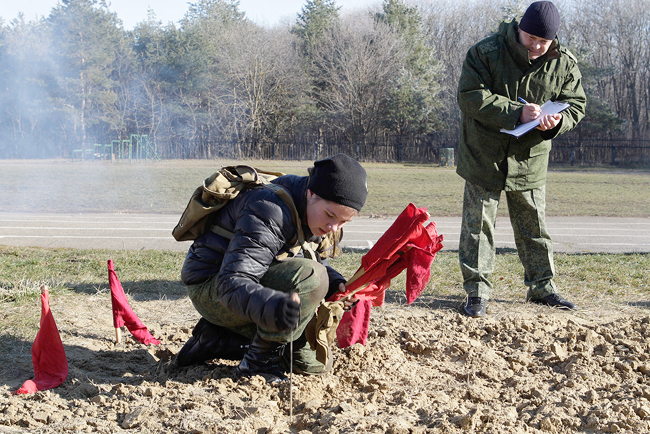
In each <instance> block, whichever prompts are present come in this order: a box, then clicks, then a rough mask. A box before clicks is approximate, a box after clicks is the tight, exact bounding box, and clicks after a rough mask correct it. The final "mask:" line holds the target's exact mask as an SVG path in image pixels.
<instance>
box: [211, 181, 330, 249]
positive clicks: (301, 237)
mask: <svg viewBox="0 0 650 434" xmlns="http://www.w3.org/2000/svg"><path fill="white" fill-rule="evenodd" d="M264 186H265V187H268V188H270V189H271V190H273V191H274V192H275V194H277V195H278V196H279V197H280V199H282V202H284V203H285V205H287V207H289V210H290V211H291V216H292V217H293V222H294V224H295V225H296V232H297V238H296V239H295V240H294V241H292V242H293V243H297V245H298V246H300V248H301V249H302V250H303V252H304V254H305V257H309V259H313V260H314V261H317V260H318V259H317V258H316V253H315V252H314V249H313V248H312V246H311V243H309V242H307V241H306V240H305V232H304V231H303V229H302V221H301V220H300V215H299V214H298V210H297V209H296V205H295V204H294V203H293V199H291V196H290V195H289V193H287V191H286V190H285V189H284V188H282V187H281V186H279V185H278V184H273V183H264ZM210 230H211V231H212V232H214V233H215V234H217V235H220V236H222V237H224V238H227V239H229V240H231V239H232V237H233V236H234V235H235V234H234V233H232V232H230V231H229V230H227V229H224V228H222V227H221V226H218V225H212V226H211V227H210Z"/></svg>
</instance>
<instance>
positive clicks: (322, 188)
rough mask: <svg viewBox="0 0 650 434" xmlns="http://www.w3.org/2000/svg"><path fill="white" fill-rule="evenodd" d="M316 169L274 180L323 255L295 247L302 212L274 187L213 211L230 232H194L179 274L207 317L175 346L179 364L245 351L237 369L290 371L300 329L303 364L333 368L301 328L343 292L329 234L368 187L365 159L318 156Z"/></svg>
mask: <svg viewBox="0 0 650 434" xmlns="http://www.w3.org/2000/svg"><path fill="white" fill-rule="evenodd" d="M309 173H310V174H309V176H302V177H301V176H296V175H284V176H280V177H279V178H276V179H275V180H273V181H272V182H273V183H274V184H277V185H280V186H281V187H282V188H283V189H284V191H285V192H286V193H288V194H289V196H290V197H291V199H292V200H293V203H294V205H295V209H296V210H297V212H298V216H299V219H300V220H299V221H300V222H301V226H302V228H301V229H302V230H303V232H304V237H305V239H306V240H307V241H311V242H313V243H314V245H318V246H319V247H318V248H317V249H315V250H316V251H317V252H316V253H317V255H316V259H317V260H312V259H308V258H305V255H304V254H303V252H302V251H300V252H299V253H298V254H295V249H294V250H293V251H292V248H293V247H294V246H295V245H296V241H295V240H296V238H297V236H298V230H299V228H298V227H297V225H296V223H295V221H296V219H294V216H293V214H292V210H291V209H290V207H289V206H288V205H287V204H286V202H285V201H283V199H282V198H281V197H280V195H279V194H277V193H276V192H275V190H273V189H271V188H269V187H259V188H251V189H247V190H244V191H242V192H241V193H240V194H239V195H238V196H237V197H236V198H235V199H233V200H231V201H229V202H228V203H227V204H226V205H225V207H224V208H222V209H221V210H219V211H218V212H216V213H214V221H213V222H212V225H215V226H216V227H218V228H220V230H221V229H224V230H225V231H227V232H230V233H232V238H230V239H229V238H227V237H224V236H222V235H219V234H218V233H217V232H220V230H219V231H214V230H213V231H209V232H207V233H205V234H203V235H201V236H200V237H198V238H197V239H196V240H195V241H194V243H193V244H192V246H191V247H190V249H189V251H188V253H187V256H186V258H185V263H184V264H183V268H182V271H181V279H182V280H183V282H184V283H185V284H186V285H187V290H188V295H189V297H190V299H191V301H192V303H193V304H194V307H195V308H196V310H197V311H198V312H199V313H200V314H201V317H202V318H201V319H200V320H199V322H198V324H197V325H196V326H195V327H194V330H193V331H192V337H191V338H190V339H189V340H188V342H187V343H186V344H185V345H184V346H183V348H182V349H181V351H180V352H179V353H178V355H177V357H176V364H177V365H178V366H188V365H192V364H197V363H202V362H204V361H206V360H211V359H215V358H223V359H231V360H241V362H240V364H239V366H238V367H237V369H236V371H237V373H238V374H240V375H256V374H260V375H263V376H265V377H266V378H267V380H268V381H269V382H277V381H280V380H284V379H286V376H285V375H284V374H283V371H282V367H281V364H282V363H284V366H285V368H286V367H287V363H286V362H287V361H288V360H289V359H290V357H289V356H290V355H289V354H285V351H284V349H285V345H286V344H287V343H289V342H290V341H291V335H292V333H291V331H292V330H293V333H294V334H293V336H294V338H297V339H296V340H295V341H294V345H293V347H294V353H293V359H294V368H295V370H296V372H301V373H309V374H319V373H323V372H326V371H327V370H328V369H329V368H330V367H327V366H323V365H322V364H321V363H320V362H318V361H317V360H316V356H315V351H312V350H311V349H310V347H309V344H308V343H307V341H306V338H305V336H304V333H303V332H304V330H305V327H306V326H307V324H308V323H309V321H310V319H311V318H312V317H313V315H314V312H315V310H316V308H317V307H318V305H319V304H320V302H321V301H322V300H323V299H324V298H326V297H329V296H331V295H332V294H334V292H335V291H345V279H344V278H343V276H341V274H339V273H338V272H336V271H335V270H334V269H332V268H331V267H330V266H329V265H328V263H327V260H326V259H324V258H325V257H326V256H327V255H326V253H327V252H326V251H325V250H326V249H327V247H328V246H326V243H324V240H332V235H334V234H342V232H341V231H340V228H341V227H342V226H343V225H345V223H347V222H349V221H350V220H352V218H353V217H355V216H356V215H357V214H358V212H359V211H360V210H361V208H362V207H363V205H364V203H365V201H366V196H367V193H368V189H367V184H366V172H365V170H364V169H363V167H361V165H360V164H359V163H358V162H357V161H355V160H353V159H352V158H350V157H348V156H347V155H344V154H338V155H335V156H333V157H330V158H325V159H323V160H319V161H316V162H315V163H314V166H313V167H312V168H311V169H310V171H309ZM335 241H336V242H338V240H335ZM329 247H331V245H330V246H329ZM292 252H293V253H292ZM288 253H289V255H288V256H287V254H288ZM294 255H295V256H294Z"/></svg>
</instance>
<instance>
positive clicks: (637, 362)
mask: <svg viewBox="0 0 650 434" xmlns="http://www.w3.org/2000/svg"><path fill="white" fill-rule="evenodd" d="M428 302H429V305H427V303H428ZM131 303H132V307H133V309H134V310H135V311H136V313H138V315H139V316H140V318H141V319H142V320H143V321H144V323H145V324H146V325H147V326H148V327H149V329H150V330H151V331H152V333H153V334H154V336H156V337H157V338H159V339H160V340H161V344H160V345H159V346H145V345H142V344H140V343H139V342H137V341H135V340H134V339H133V338H132V337H131V336H130V334H129V333H128V331H126V335H125V339H124V340H123V342H122V343H120V344H115V342H114V336H115V334H114V330H113V329H112V322H111V314H110V307H108V308H107V306H110V299H109V298H108V297H107V295H106V294H105V293H104V294H99V293H98V294H96V295H84V296H75V297H64V298H54V299H51V307H52V311H53V314H54V317H55V320H56V321H57V325H58V327H59V330H60V334H61V337H62V340H63V343H64V346H65V349H66V354H67V358H68V362H69V365H70V373H69V376H68V378H67V380H66V381H65V382H64V383H63V384H62V385H61V386H59V387H57V388H55V389H52V390H49V391H44V392H39V393H37V394H34V395H20V396H17V395H12V394H11V392H12V391H15V390H16V389H17V388H18V387H20V385H21V384H22V382H24V381H25V380H27V379H30V378H32V376H33V371H32V366H31V357H30V354H29V350H30V346H31V343H26V342H25V343H22V345H16V346H15V348H14V349H13V350H11V351H10V354H4V355H2V356H0V362H1V363H2V371H1V372H2V376H3V377H5V379H4V381H3V382H2V383H3V384H1V385H0V389H1V392H0V433H17V432H38V433H55V432H56V433H62V432H66V433H67V432H97V433H116V432H125V431H129V432H147V433H162V432H165V433H171V432H173V433H176V432H183V433H196V434H199V433H232V432H241V433H251V434H253V433H254V434H260V433H287V432H292V433H303V434H304V433H347V432H368V433H394V434H402V433H403V434H407V433H461V432H481V433H482V432H485V433H536V432H549V433H574V432H588V433H601V432H607V433H609V432H629V433H643V432H650V402H648V400H649V399H650V385H649V377H648V375H650V357H649V356H648V354H649V350H650V337H648V336H649V335H650V317H649V316H647V315H646V314H645V311H643V310H640V309H639V310H634V311H633V312H626V313H625V315H623V314H622V313H621V312H620V311H618V312H617V311H614V310H611V311H609V312H600V313H599V315H598V316H597V317H596V316H595V315H590V314H589V313H588V312H587V313H585V312H582V313H580V312H578V313H566V312H561V311H557V310H553V309H551V308H546V307H539V306H536V305H530V304H525V303H512V304H511V305H509V306H507V307H506V308H505V309H501V310H500V311H499V312H498V314H497V315H491V316H490V317H488V318H486V319H470V318H466V317H464V316H462V315H460V314H459V313H458V311H456V310H455V309H454V308H452V307H446V308H445V307H442V308H432V307H431V304H432V303H431V300H429V301H427V300H426V299H420V300H418V302H417V303H416V305H414V306H411V307H407V306H404V305H399V304H394V303H388V304H386V305H385V306H384V307H383V308H375V309H374V310H373V315H372V318H371V332H370V335H369V339H368V343H367V345H366V346H365V347H363V346H360V345H355V346H353V347H350V348H346V349H339V348H335V349H334V354H335V356H336V361H335V364H334V368H333V372H332V373H330V374H327V375H324V376H319V377H307V376H300V375H293V386H292V388H291V390H290V387H289V384H288V383H284V384H281V385H279V386H277V385H276V386H271V385H268V384H266V383H265V381H264V380H263V379H262V378H261V377H252V378H237V377H235V376H234V375H233V371H234V368H235V366H236V364H237V363H236V362H229V361H222V360H215V361H212V362H210V363H207V364H204V365H201V366H195V367H190V368H182V369H178V368H173V364H172V363H171V362H172V360H173V355H174V354H175V353H176V352H177V351H178V350H179V349H180V348H181V347H182V345H183V343H184V342H185V341H186V340H187V339H188V338H189V336H190V333H191V329H192V327H193V325H194V324H195V322H196V321H197V319H198V316H197V314H196V312H195V311H194V309H193V308H192V306H191V304H190V303H189V301H188V300H187V298H179V299H176V300H157V301H144V302H136V301H132V302H131ZM19 314H21V312H4V313H3V314H2V315H19ZM290 397H291V398H292V401H290ZM290 402H292V403H293V406H291V405H290Z"/></svg>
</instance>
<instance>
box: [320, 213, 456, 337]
mask: <svg viewBox="0 0 650 434" xmlns="http://www.w3.org/2000/svg"><path fill="white" fill-rule="evenodd" d="M428 219H429V213H428V212H427V209H426V208H417V207H416V206H415V205H413V204H412V203H410V204H409V205H408V206H407V207H406V209H405V210H404V211H402V213H401V214H400V215H399V217H397V219H396V220H395V222H394V223H393V224H392V225H391V227H390V228H388V230H387V231H386V232H385V233H384V234H383V235H382V236H381V237H380V238H379V240H377V243H376V244H375V245H374V246H373V247H372V249H370V251H369V252H368V253H366V254H365V255H364V256H363V258H361V267H359V269H358V270H357V272H356V273H355V275H354V277H353V278H352V279H350V281H348V283H347V284H346V292H345V293H336V294H335V295H334V296H332V297H330V298H329V301H335V300H340V299H342V298H344V297H345V296H346V295H348V294H351V293H354V296H355V297H356V298H357V299H359V300H360V301H359V303H358V304H357V305H356V306H355V307H354V308H352V309H351V310H350V311H348V312H346V313H345V314H343V318H342V319H341V322H340V324H339V327H338V329H337V339H338V342H339V346H340V347H341V348H344V347H347V346H350V345H353V344H355V343H361V344H364V345H365V343H366V338H367V336H368V323H369V320H370V308H371V304H372V305H373V306H381V305H383V304H384V296H385V292H386V289H388V288H389V287H390V283H391V279H393V278H394V277H395V276H397V275H398V274H399V273H401V272H402V271H403V270H404V269H406V301H407V303H408V304H411V303H413V302H414V301H415V300H416V299H417V298H418V297H419V296H420V294H422V291H423V290H424V287H425V286H426V284H427V282H428V281H429V278H430V275H431V263H432V262H433V260H434V258H435V256H436V253H437V252H438V251H439V250H440V249H442V247H443V246H442V239H443V237H442V235H438V233H437V232H436V225H435V223H433V222H432V223H430V224H429V225H427V226H426V227H425V226H424V223H425V222H426V221H427V220H428ZM355 291H357V292H356V293H355Z"/></svg>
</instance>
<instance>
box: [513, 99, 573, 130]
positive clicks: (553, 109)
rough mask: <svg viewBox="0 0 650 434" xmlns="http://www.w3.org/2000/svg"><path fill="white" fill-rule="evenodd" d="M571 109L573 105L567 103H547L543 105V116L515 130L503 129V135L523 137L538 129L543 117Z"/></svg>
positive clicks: (518, 126)
mask: <svg viewBox="0 0 650 434" xmlns="http://www.w3.org/2000/svg"><path fill="white" fill-rule="evenodd" d="M569 107H571V104H569V103H566V102H558V101H550V100H549V101H546V102H545V103H544V104H542V106H541V109H542V114H541V115H539V117H538V118H537V119H535V120H534V121H530V122H526V123H525V124H520V125H517V127H516V128H515V129H514V130H506V129H505V128H501V130H500V131H501V132H502V133H506V134H511V135H513V136H515V137H521V136H523V135H524V134H526V133H527V132H528V131H530V130H532V129H535V128H537V126H538V125H539V120H540V118H541V117H542V116H544V115H554V114H555V113H560V112H561V111H563V110H566V109H568V108H569Z"/></svg>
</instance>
